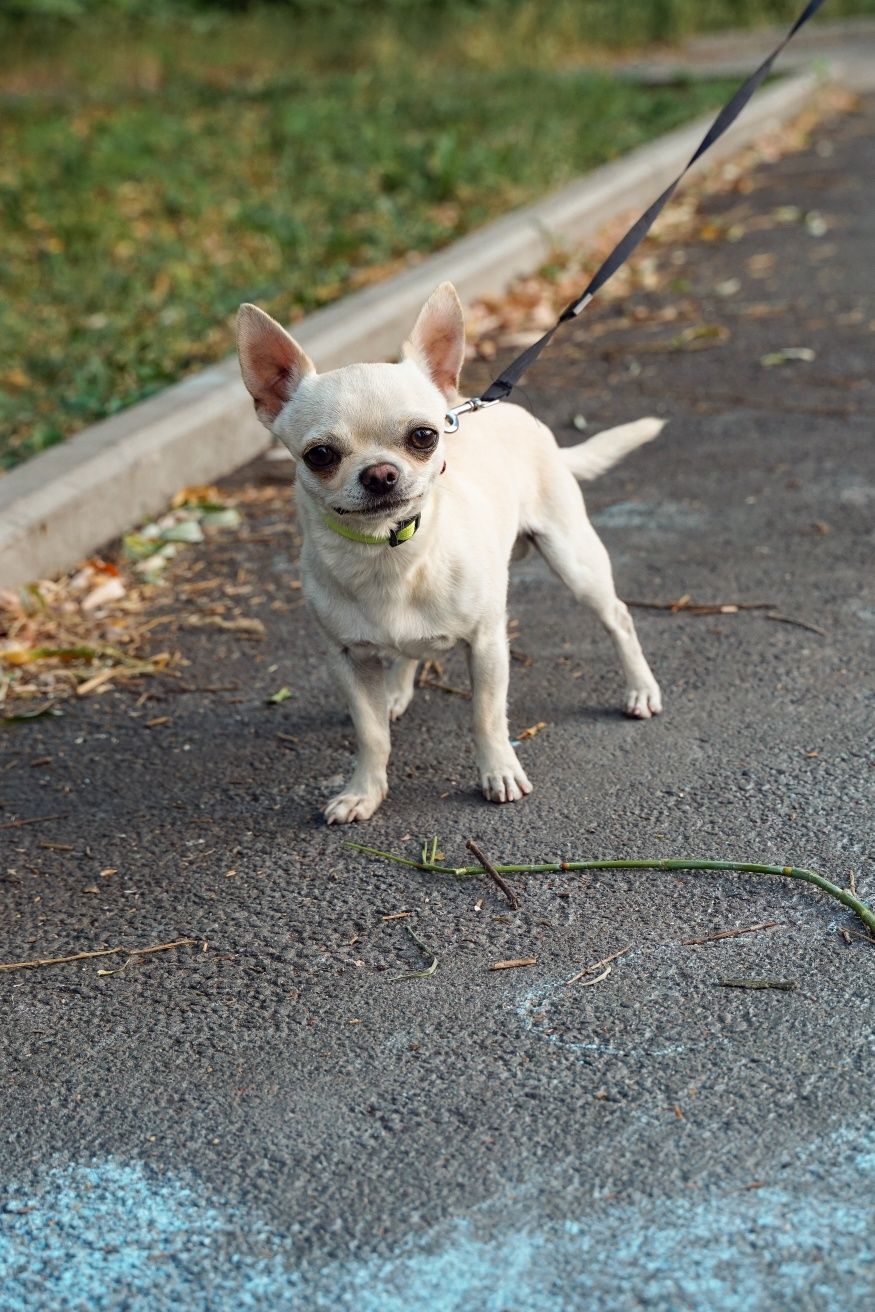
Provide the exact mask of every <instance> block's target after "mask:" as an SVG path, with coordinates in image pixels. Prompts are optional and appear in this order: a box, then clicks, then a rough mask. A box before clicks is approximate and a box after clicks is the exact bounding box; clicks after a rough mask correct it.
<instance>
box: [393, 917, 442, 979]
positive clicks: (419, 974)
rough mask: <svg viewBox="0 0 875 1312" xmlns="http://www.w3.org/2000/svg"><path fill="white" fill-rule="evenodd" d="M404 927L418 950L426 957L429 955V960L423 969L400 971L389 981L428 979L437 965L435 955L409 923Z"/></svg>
mask: <svg viewBox="0 0 875 1312" xmlns="http://www.w3.org/2000/svg"><path fill="white" fill-rule="evenodd" d="M404 928H405V929H406V930H407V933H408V934H409V935H410V937H411V938H412V939H413V941H414V943H415V944H416V946H417V947H418V948H419V950H420V951H421V952H424V953H425V955H426V956H427V957H431V961H430V962H429V963H428V965H427V966H426V967H425V970H405V971H402V973H401V974H400V975H393V976H392V979H391V983H393V984H397V983H398V981H399V980H402V979H428V977H429V975H433V974H434V973H435V971H436V970H437V967H438V959H437V956H436V954H435V953H434V952H432V950H431V948H430V947H428V945H427V944H425V943H423V941H422V939H421V938H420V937H419V935H418V934H417V933H416V931H415V930H414V929H413V928H412V927H411V926H410V925H405V926H404Z"/></svg>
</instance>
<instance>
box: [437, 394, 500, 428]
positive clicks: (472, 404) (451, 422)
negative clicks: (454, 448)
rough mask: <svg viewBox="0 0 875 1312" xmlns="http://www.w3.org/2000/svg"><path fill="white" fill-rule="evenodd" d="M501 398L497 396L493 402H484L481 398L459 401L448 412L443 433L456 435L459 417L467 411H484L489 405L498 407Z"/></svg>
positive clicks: (471, 397)
mask: <svg viewBox="0 0 875 1312" xmlns="http://www.w3.org/2000/svg"><path fill="white" fill-rule="evenodd" d="M501 400H503V397H500V396H497V397H496V398H495V399H494V400H493V401H484V400H483V397H482V396H470V397H469V398H468V400H467V401H460V402H459V404H458V405H454V406H453V408H452V410H448V411H447V414H446V419H445V423H444V432H445V433H457V432H458V431H459V415H464V414H467V413H468V411H469V410H486V409H488V407H489V406H491V405H498V403H499V401H501Z"/></svg>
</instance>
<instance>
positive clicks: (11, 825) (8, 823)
mask: <svg viewBox="0 0 875 1312" xmlns="http://www.w3.org/2000/svg"><path fill="white" fill-rule="evenodd" d="M69 814H70V812H69V811H64V812H62V813H61V814H60V815H32V816H29V817H28V819H26V820H4V822H3V824H2V825H0V829H20V828H21V826H22V825H42V824H46V823H47V822H48V821H49V820H66V819H67V816H68V815H69Z"/></svg>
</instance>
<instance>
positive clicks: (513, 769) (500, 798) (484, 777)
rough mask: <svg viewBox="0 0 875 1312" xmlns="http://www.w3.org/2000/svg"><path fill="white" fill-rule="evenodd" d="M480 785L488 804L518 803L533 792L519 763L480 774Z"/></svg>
mask: <svg viewBox="0 0 875 1312" xmlns="http://www.w3.org/2000/svg"><path fill="white" fill-rule="evenodd" d="M480 785H481V787H482V789H483V796H484V797H485V798H486V800H487V802H518V801H519V800H520V799H521V798H523V797H527V796H528V794H529V793H530V792H531V791H532V785H531V784H530V783H529V781H528V779H527V778H526V772H525V770H524V769H523V768H522V766H521V765H520V763H519V761H514V762H513V764H511V765H505V766H499V767H498V768H497V769H491V770H489V769H486V770H481V772H480Z"/></svg>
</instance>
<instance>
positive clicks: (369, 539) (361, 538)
mask: <svg viewBox="0 0 875 1312" xmlns="http://www.w3.org/2000/svg"><path fill="white" fill-rule="evenodd" d="M419 518H420V517H419V515H414V516H413V518H412V519H403V520H402V521H401V523H400V524H398V525H396V527H395V528H390V529H389V536H388V537H387V538H376V537H373V536H372V534H370V533H356V531H355V529H354V528H347V526H346V524H341V523H340V520H337V519H334V518H332V516H331V515H323V516H322V523H323V524H324V525H325V527H326V528H330V529H331V531H332V533H336V534H337V535H338V537H342V538H348V539H349V541H350V542H363V543H364V545H365V546H366V547H399V546H400V545H401V543H402V542H409V541H410V539H411V538H412V537H413V535H414V533H415V532H416V530H417V529H418V528H419Z"/></svg>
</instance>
